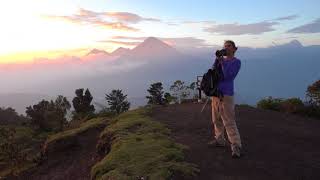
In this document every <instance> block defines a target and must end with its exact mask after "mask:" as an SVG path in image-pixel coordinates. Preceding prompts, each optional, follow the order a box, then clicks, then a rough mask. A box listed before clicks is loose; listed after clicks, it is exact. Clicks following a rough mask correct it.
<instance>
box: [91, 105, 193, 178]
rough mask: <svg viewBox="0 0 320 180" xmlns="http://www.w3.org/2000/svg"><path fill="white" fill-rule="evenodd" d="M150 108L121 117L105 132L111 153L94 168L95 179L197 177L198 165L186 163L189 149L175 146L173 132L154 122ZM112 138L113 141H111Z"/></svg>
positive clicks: (133, 111) (176, 144)
mask: <svg viewBox="0 0 320 180" xmlns="http://www.w3.org/2000/svg"><path fill="white" fill-rule="evenodd" d="M149 112H150V108H146V107H144V108H143V107H142V108H138V109H135V110H131V111H128V112H126V113H123V114H120V115H119V116H117V117H116V118H114V119H113V120H112V121H111V122H110V124H109V125H108V126H107V127H106V128H105V130H104V131H103V132H102V133H101V137H104V136H111V137H112V138H111V139H112V142H107V143H110V144H111V150H110V152H109V153H108V154H107V155H106V156H105V157H104V158H103V159H102V160H101V161H100V162H98V163H97V164H95V165H94V166H93V167H92V169H91V176H92V178H93V179H113V178H115V179H137V178H141V177H144V179H146V178H150V179H156V180H160V179H168V178H170V177H172V176H173V175H174V174H175V173H179V174H180V175H185V176H193V175H195V174H196V173H197V172H198V171H199V170H198V169H197V167H196V165H194V164H191V163H187V162H185V161H184V153H183V150H185V149H186V148H187V147H186V146H183V145H181V144H178V143H175V142H174V141H173V140H172V139H171V138H170V137H169V134H170V130H169V129H168V128H166V127H165V126H164V125H163V124H161V123H159V122H156V121H154V120H152V118H151V117H150V116H148V113H149ZM107 139H110V138H107Z"/></svg>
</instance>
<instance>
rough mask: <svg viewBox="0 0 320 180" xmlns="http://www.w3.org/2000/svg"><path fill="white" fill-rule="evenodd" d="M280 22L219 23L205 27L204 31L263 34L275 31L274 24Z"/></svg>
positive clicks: (228, 33) (230, 33)
mask: <svg viewBox="0 0 320 180" xmlns="http://www.w3.org/2000/svg"><path fill="white" fill-rule="evenodd" d="M277 24H279V23H278V22H268V21H263V22H258V23H251V24H238V23H233V24H218V25H212V26H211V27H209V28H204V31H206V32H209V33H217V34H222V35H244V34H249V35H255V34H263V33H265V32H270V31H274V30H275V29H274V28H273V26H274V25H277Z"/></svg>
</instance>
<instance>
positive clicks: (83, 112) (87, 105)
mask: <svg viewBox="0 0 320 180" xmlns="http://www.w3.org/2000/svg"><path fill="white" fill-rule="evenodd" d="M75 93H76V97H74V98H73V100H72V104H73V107H74V109H75V112H73V119H76V118H83V117H84V116H87V115H91V114H93V113H94V111H95V108H94V105H92V104H91V102H92V99H93V97H92V95H91V93H90V91H89V89H86V91H85V93H84V94H83V88H81V89H76V91H75Z"/></svg>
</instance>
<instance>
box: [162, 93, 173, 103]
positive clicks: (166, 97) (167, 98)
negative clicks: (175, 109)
mask: <svg viewBox="0 0 320 180" xmlns="http://www.w3.org/2000/svg"><path fill="white" fill-rule="evenodd" d="M174 100H175V97H174V96H171V94H170V93H168V92H166V93H164V102H165V104H170V103H171V102H172V101H174Z"/></svg>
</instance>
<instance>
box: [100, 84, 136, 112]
mask: <svg viewBox="0 0 320 180" xmlns="http://www.w3.org/2000/svg"><path fill="white" fill-rule="evenodd" d="M105 98H106V100H107V102H108V105H109V108H108V109H109V110H110V111H111V112H115V113H117V114H120V113H122V112H125V111H128V110H129V108H130V103H129V102H128V101H127V95H123V93H122V90H120V89H117V90H112V91H111V93H110V94H106V97H105Z"/></svg>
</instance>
